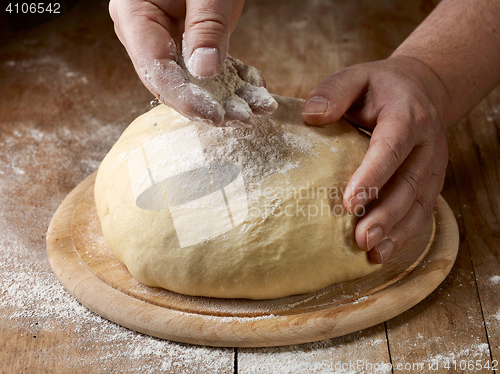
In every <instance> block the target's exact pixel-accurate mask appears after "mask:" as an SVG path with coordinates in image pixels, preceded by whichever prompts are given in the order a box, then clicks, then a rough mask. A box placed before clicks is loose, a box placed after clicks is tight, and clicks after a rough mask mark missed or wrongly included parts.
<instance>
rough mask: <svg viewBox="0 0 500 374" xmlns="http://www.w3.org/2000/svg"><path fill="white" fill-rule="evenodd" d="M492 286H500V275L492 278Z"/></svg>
mask: <svg viewBox="0 0 500 374" xmlns="http://www.w3.org/2000/svg"><path fill="white" fill-rule="evenodd" d="M490 283H491V284H500V275H494V276H492V277H491V278H490Z"/></svg>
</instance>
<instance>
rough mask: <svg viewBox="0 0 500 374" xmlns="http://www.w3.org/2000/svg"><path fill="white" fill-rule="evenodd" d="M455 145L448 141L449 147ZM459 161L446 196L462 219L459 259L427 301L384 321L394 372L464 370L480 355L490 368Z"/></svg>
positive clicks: (450, 173) (450, 171) (450, 169)
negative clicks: (462, 201)
mask: <svg viewBox="0 0 500 374" xmlns="http://www.w3.org/2000/svg"><path fill="white" fill-rule="evenodd" d="M456 131H459V129H458V128H455V129H452V130H451V131H450V137H453V136H454V135H453V134H454V133H455V132H456ZM455 146H456V145H454V144H453V143H450V149H453V147H455ZM453 152H455V151H453ZM455 163H456V161H453V162H452V165H451V166H449V167H448V172H447V178H446V182H445V188H444V190H443V196H445V198H446V200H447V201H448V203H449V204H450V206H451V207H452V209H453V211H454V213H455V215H456V217H457V220H458V223H459V230H460V236H461V241H460V248H459V253H458V257H457V261H456V263H455V266H454V268H453V269H452V271H451V273H450V275H449V276H448V278H447V279H446V280H445V281H444V282H443V284H442V285H441V286H440V287H439V288H438V289H437V290H436V291H435V292H434V293H433V294H431V295H430V296H429V297H428V298H427V299H426V300H425V301H424V302H422V303H420V304H419V305H417V306H415V307H414V308H412V309H410V310H409V311H407V312H406V313H403V314H401V315H400V316H398V317H396V318H394V319H392V320H390V321H387V322H386V324H387V332H388V339H389V348H390V352H391V359H392V363H393V367H394V372H395V373H399V372H408V370H410V371H418V372H432V373H446V372H464V370H463V369H464V365H468V364H469V362H473V363H474V365H475V363H476V361H478V362H479V363H480V366H481V367H479V370H477V371H474V372H478V373H479V372H485V373H488V372H491V370H489V369H488V367H491V363H490V364H489V365H488V363H489V362H490V350H489V342H488V339H487V337H486V332H485V328H484V322H483V316H482V312H481V305H480V302H479V296H478V293H477V288H476V287H477V286H476V281H475V278H474V269H473V267H472V264H471V260H470V252H469V242H468V236H466V229H465V226H464V222H463V221H464V220H463V218H462V207H461V205H460V201H459V196H460V193H461V190H460V189H458V190H457V188H456V182H455V177H454V174H453V170H454V166H455ZM466 238H467V239H466ZM485 367H486V368H485ZM465 369H467V367H465ZM474 370H475V368H474Z"/></svg>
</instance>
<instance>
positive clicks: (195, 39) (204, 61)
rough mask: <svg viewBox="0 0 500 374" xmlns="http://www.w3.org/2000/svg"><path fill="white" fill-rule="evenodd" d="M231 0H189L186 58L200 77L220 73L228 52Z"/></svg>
mask: <svg viewBox="0 0 500 374" xmlns="http://www.w3.org/2000/svg"><path fill="white" fill-rule="evenodd" d="M233 17H234V6H233V2H232V1H228V0H225V1H220V0H204V1H199V0H187V1H186V23H185V31H184V40H183V47H182V48H183V55H184V61H185V64H186V67H187V69H188V70H189V72H190V73H191V74H192V75H193V76H195V77H197V78H205V77H210V76H213V75H215V74H217V73H218V72H219V71H220V69H221V67H222V64H223V62H224V60H225V58H226V55H227V49H228V45H229V34H230V31H231V21H232V18H233Z"/></svg>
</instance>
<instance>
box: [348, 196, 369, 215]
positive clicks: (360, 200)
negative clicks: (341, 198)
mask: <svg viewBox="0 0 500 374" xmlns="http://www.w3.org/2000/svg"><path fill="white" fill-rule="evenodd" d="M367 202H368V195H367V194H366V192H365V191H361V192H358V193H357V194H355V195H354V196H352V197H351V198H350V199H349V207H348V208H349V213H350V214H355V213H356V211H358V210H360V209H361V208H363V207H364V206H365V205H366V203H367Z"/></svg>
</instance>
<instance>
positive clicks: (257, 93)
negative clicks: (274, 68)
mask: <svg viewBox="0 0 500 374" xmlns="http://www.w3.org/2000/svg"><path fill="white" fill-rule="evenodd" d="M236 95H238V96H239V97H241V98H242V99H243V100H244V101H246V102H247V104H248V106H249V107H250V109H252V112H253V114H256V115H263V114H271V113H273V112H274V111H275V110H276V109H277V108H278V103H277V102H276V100H274V98H273V97H272V96H271V94H270V93H269V92H268V91H267V90H266V89H265V88H264V87H255V86H243V87H241V88H240V89H238V90H237V91H236Z"/></svg>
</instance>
